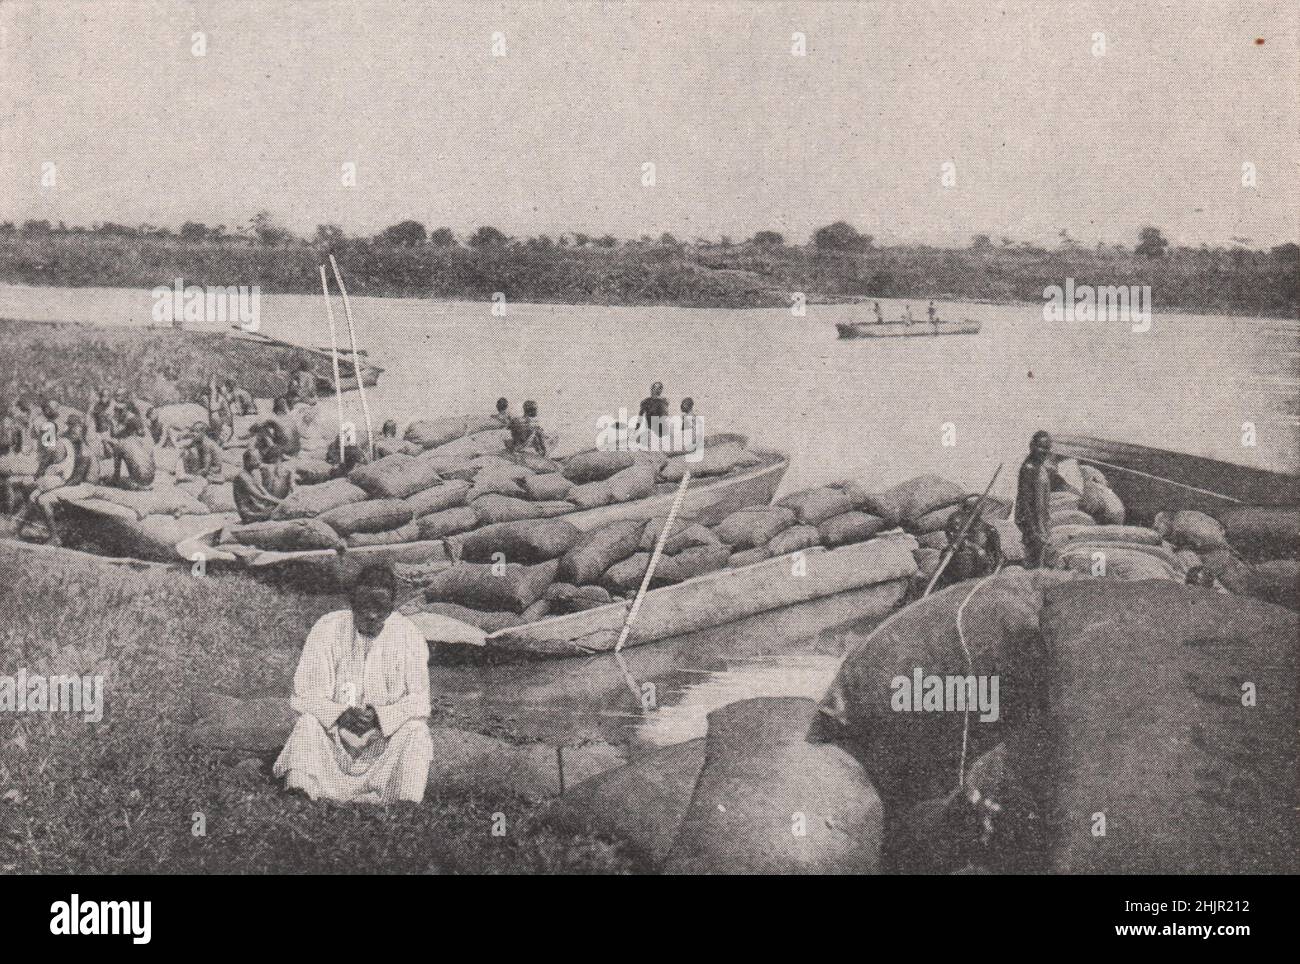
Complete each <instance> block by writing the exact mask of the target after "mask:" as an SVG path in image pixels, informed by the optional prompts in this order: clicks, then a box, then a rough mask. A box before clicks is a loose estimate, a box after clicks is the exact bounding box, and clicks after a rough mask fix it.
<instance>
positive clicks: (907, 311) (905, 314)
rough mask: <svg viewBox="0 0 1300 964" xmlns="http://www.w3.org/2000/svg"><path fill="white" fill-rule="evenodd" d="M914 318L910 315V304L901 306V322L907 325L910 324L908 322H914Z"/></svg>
mask: <svg viewBox="0 0 1300 964" xmlns="http://www.w3.org/2000/svg"><path fill="white" fill-rule="evenodd" d="M915 320H916V319H915V318H913V317H912V306H911V305H905V306H904V307H903V323H904V324H907V325H910V324H912V322H914V321H915Z"/></svg>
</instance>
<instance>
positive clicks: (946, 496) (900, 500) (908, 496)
mask: <svg viewBox="0 0 1300 964" xmlns="http://www.w3.org/2000/svg"><path fill="white" fill-rule="evenodd" d="M850 497H852V495H850ZM965 497H966V492H965V490H963V489H962V488H961V487H960V486H958V485H956V484H955V483H953V482H949V481H948V480H947V479H945V478H942V477H940V476H938V475H920V476H917V477H916V478H914V479H908V480H907V481H906V482H900V483H898V485H895V486H893V487H892V488H889V489H886V490H885V491H884V492H881V493H879V494H874V495H873V494H870V493H860V495H859V498H858V499H857V500H856V501H858V502H861V503H862V504H861V505H859V506H857V508H859V509H861V510H862V511H864V512H868V513H870V514H871V515H875V516H879V517H880V518H882V519H884V520H885V523H886V526H887V527H890V528H892V527H893V526H896V525H899V524H900V523H903V522H907V521H911V520H913V519H919V518H921V516H923V515H925V514H926V513H929V512H933V511H934V510H935V509H942V508H944V507H945V506H949V505H956V504H957V503H958V502H960V501H961V500H962V499H964V498H965Z"/></svg>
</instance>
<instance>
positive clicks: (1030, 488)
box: [1016, 432, 1055, 569]
mask: <svg viewBox="0 0 1300 964" xmlns="http://www.w3.org/2000/svg"><path fill="white" fill-rule="evenodd" d="M1054 469H1055V466H1054V465H1053V464H1052V436H1050V435H1049V434H1047V433H1046V432H1035V433H1034V437H1033V438H1032V439H1030V441H1029V455H1028V456H1026V457H1025V460H1024V462H1022V463H1021V465H1020V475H1019V477H1018V478H1017V480H1016V525H1017V526H1018V527H1019V528H1020V539H1021V541H1022V542H1023V543H1024V545H1025V568H1026V569H1037V568H1038V567H1039V566H1041V565H1042V564H1043V550H1044V549H1046V548H1047V541H1048V539H1049V538H1050V537H1051V529H1052V525H1051V512H1052V509H1051V503H1052V473H1053V471H1054Z"/></svg>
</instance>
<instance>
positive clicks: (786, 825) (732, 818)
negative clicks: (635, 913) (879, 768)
mask: <svg viewBox="0 0 1300 964" xmlns="http://www.w3.org/2000/svg"><path fill="white" fill-rule="evenodd" d="M816 712H817V710H816V704H815V703H814V702H813V701H812V700H809V699H803V698H799V697H761V698H759V699H752V700H743V701H741V702H739V703H732V704H730V705H728V706H724V707H722V708H721V709H718V710H714V711H713V712H712V713H710V714H709V734H708V737H707V738H706V740H705V750H704V765H703V767H702V768H701V769H700V775H699V779H698V780H697V781H696V784H695V790H694V793H693V794H692V795H691V802H690V803H689V804H688V805H687V808H686V814H685V816H684V818H683V820H682V824H681V829H680V830H679V831H678V833H677V839H676V840H675V841H674V842H673V845H672V848H671V850H670V852H669V855H668V859H667V861H666V863H665V864H664V872H665V873H671V874H793V873H800V874H874V873H876V872H877V871H878V869H879V866H880V847H881V834H882V827H883V812H882V807H881V801H880V798H879V796H877V794H876V791H875V788H874V787H873V786H872V784H871V781H870V780H869V779H868V778H867V775H866V773H864V772H863V769H862V767H861V766H860V765H859V764H858V762H857V761H856V760H854V759H853V757H852V756H850V755H849V754H848V753H846V752H844V751H843V750H841V749H840V748H839V747H836V746H828V745H825V744H821V745H818V744H813V743H809V742H808V740H807V738H806V734H807V731H808V725H809V722H810V721H811V719H812V718H813V717H814V716H815V715H816Z"/></svg>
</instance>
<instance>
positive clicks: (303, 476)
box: [286, 455, 334, 485]
mask: <svg viewBox="0 0 1300 964" xmlns="http://www.w3.org/2000/svg"><path fill="white" fill-rule="evenodd" d="M286 464H287V465H288V467H289V470H290V471H291V472H293V480H294V481H295V482H297V483H298V484H299V485H320V484H321V483H322V482H328V481H329V480H330V477H331V476H332V475H333V474H334V466H332V465H330V464H329V463H328V462H326V461H325V460H324V459H313V458H304V457H303V456H301V455H300V456H298V457H297V458H294V459H288V460H286Z"/></svg>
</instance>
